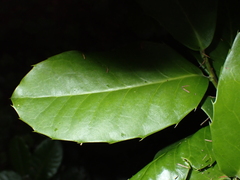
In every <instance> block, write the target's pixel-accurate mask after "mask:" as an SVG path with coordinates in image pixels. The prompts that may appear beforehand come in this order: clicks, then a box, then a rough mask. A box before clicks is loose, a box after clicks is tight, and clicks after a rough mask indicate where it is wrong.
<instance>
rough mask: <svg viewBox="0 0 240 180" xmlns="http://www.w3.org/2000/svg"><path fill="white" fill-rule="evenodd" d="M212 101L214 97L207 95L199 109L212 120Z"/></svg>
mask: <svg viewBox="0 0 240 180" xmlns="http://www.w3.org/2000/svg"><path fill="white" fill-rule="evenodd" d="M214 101H215V98H213V97H209V96H208V97H207V98H206V100H205V101H204V103H203V105H202V107H201V109H202V110H203V111H204V112H205V113H206V114H207V115H208V117H209V118H210V119H211V120H213V102H214Z"/></svg>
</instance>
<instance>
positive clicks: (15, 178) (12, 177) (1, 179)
mask: <svg viewBox="0 0 240 180" xmlns="http://www.w3.org/2000/svg"><path fill="white" fill-rule="evenodd" d="M21 179H22V178H21V176H20V175H19V174H17V173H15V172H14V171H2V172H0V180H21Z"/></svg>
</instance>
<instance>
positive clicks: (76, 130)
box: [12, 43, 208, 143]
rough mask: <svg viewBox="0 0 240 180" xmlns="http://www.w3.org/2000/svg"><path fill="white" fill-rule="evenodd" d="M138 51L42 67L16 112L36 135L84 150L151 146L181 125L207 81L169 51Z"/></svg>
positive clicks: (24, 85) (73, 55) (16, 101)
mask: <svg viewBox="0 0 240 180" xmlns="http://www.w3.org/2000/svg"><path fill="white" fill-rule="evenodd" d="M134 47H135V48H133V47H132V48H127V49H123V50H119V51H115V52H110V53H103V54H102V53H97V54H82V53H79V52H75V51H72V52H66V53H62V54H60V55H57V56H54V57H51V58H49V59H48V60H46V61H44V62H42V63H39V64H38V65H36V66H35V67H34V68H33V70H32V71H31V72H30V73H29V74H28V75H27V76H26V77H25V78H24V79H23V80H22V81H21V83H20V85H19V86H18V87H17V89H16V90H15V92H14V94H13V96H12V101H13V105H14V108H15V109H16V111H17V112H18V114H19V116H20V118H21V119H22V120H24V121H25V122H26V123H28V124H29V125H30V126H32V127H33V129H34V130H35V131H36V132H39V133H42V134H45V135H48V136H50V137H51V138H54V139H64V140H71V141H77V142H80V143H81V142H109V143H113V142H117V141H121V140H126V139H131V138H136V137H140V138H144V137H146V136H148V135H150V134H152V133H154V132H157V131H159V130H161V129H163V128H166V127H168V126H170V125H173V124H176V123H178V122H179V121H180V120H181V119H182V118H183V117H184V116H186V115H187V114H188V113H189V112H190V111H191V110H193V109H194V108H196V107H197V105H198V103H199V102H200V100H201V99H202V97H203V95H204V93H205V91H206V88H207V85H208V79H207V78H205V77H204V76H202V74H201V71H200V70H199V69H198V68H197V67H195V66H193V65H191V64H190V63H189V62H187V61H186V60H185V59H184V58H183V57H181V56H180V55H179V54H177V53H176V52H175V51H173V50H172V49H170V48H169V47H167V46H165V45H160V44H154V43H145V44H141V46H134Z"/></svg>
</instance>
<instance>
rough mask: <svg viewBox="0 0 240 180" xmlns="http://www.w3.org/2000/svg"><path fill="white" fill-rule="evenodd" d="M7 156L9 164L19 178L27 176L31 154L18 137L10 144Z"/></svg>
mask: <svg viewBox="0 0 240 180" xmlns="http://www.w3.org/2000/svg"><path fill="white" fill-rule="evenodd" d="M9 154H10V158H11V164H12V166H13V168H14V169H15V171H16V172H18V173H19V174H20V175H21V176H25V175H28V174H29V169H30V159H31V153H30V151H29V149H28V147H27V145H26V143H25V142H24V141H23V140H22V139H21V138H19V137H16V138H13V139H12V140H11V143H10V149H9Z"/></svg>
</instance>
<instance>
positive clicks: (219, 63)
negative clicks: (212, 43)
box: [208, 40, 231, 77]
mask: <svg viewBox="0 0 240 180" xmlns="http://www.w3.org/2000/svg"><path fill="white" fill-rule="evenodd" d="M230 48H231V47H230V46H229V45H228V44H227V43H226V41H221V40H220V41H219V42H218V43H217V45H216V47H214V49H213V50H211V48H210V52H209V54H208V55H209V56H210V60H211V63H212V66H213V68H214V71H215V73H216V76H217V77H219V75H220V73H221V70H222V67H223V64H224V62H225V60H226V57H227V55H228V52H229V50H230ZM208 51H209V50H208Z"/></svg>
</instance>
